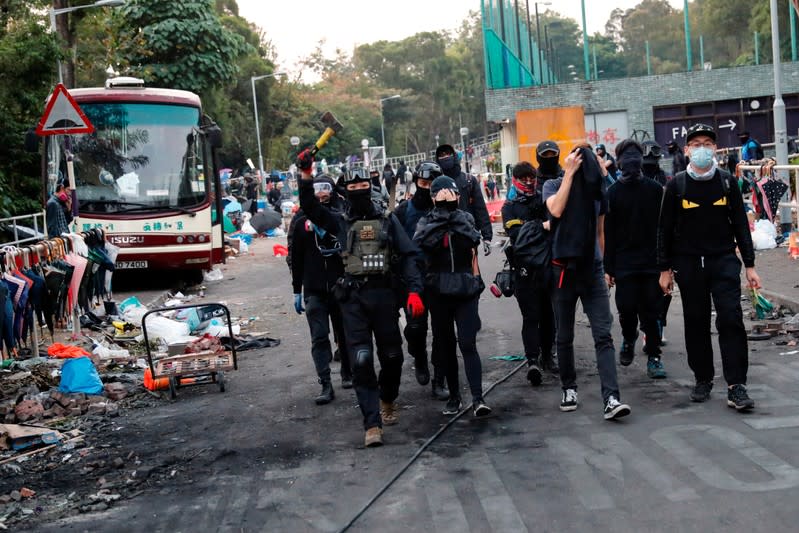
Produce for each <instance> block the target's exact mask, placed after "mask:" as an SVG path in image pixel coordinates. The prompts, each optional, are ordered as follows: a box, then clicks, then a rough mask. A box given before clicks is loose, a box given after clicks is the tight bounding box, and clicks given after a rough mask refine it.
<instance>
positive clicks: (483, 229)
mask: <svg viewBox="0 0 799 533" xmlns="http://www.w3.org/2000/svg"><path fill="white" fill-rule="evenodd" d="M436 163H438V165H439V166H440V167H441V171H442V172H443V173H444V175H445V176H449V177H450V178H452V179H453V180H455V183H456V184H457V185H458V194H459V198H460V200H459V204H458V209H461V210H463V211H466V212H467V213H469V214H470V215H472V217H473V218H474V221H475V225H476V226H477V229H478V230H479V231H480V233H481V234H482V236H483V253H484V254H485V255H488V254H490V253H491V239H492V238H493V237H494V230H493V228H492V227H491V218H490V217H489V216H488V209H487V208H486V203H485V198H483V191H481V190H480V183H479V182H478V181H477V180H476V179H475V178H474V176H471V175H469V174H466V173H464V172H463V171H462V170H461V166H460V163H459V162H458V156H457V155H456V154H455V149H454V148H453V147H452V145H450V144H442V145H441V146H439V147H438V148H436Z"/></svg>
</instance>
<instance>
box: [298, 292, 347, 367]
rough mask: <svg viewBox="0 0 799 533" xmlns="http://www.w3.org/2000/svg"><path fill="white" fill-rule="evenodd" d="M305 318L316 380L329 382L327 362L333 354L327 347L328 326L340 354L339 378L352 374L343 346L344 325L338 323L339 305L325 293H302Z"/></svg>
mask: <svg viewBox="0 0 799 533" xmlns="http://www.w3.org/2000/svg"><path fill="white" fill-rule="evenodd" d="M304 300H305V318H306V319H307V320H308V327H309V328H310V330H311V357H313V362H314V366H315V367H316V375H317V376H319V381H321V382H326V381H330V361H332V359H333V352H332V349H331V346H330V325H331V324H332V326H333V333H334V338H335V340H336V343H338V345H339V348H340V349H339V353H340V354H341V376H342V377H349V376H351V375H352V370H351V369H350V359H349V356H348V354H347V350H346V349H345V347H344V338H345V337H344V326H343V324H342V321H341V310H340V309H339V304H338V302H337V301H336V299H335V298H334V297H333V295H332V294H329V293H325V292H307V291H306V293H305V297H304Z"/></svg>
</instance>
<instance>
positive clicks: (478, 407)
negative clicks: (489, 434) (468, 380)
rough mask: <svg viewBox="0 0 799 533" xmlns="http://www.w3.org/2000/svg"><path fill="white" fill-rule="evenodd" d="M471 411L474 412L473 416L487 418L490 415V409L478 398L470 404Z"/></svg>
mask: <svg viewBox="0 0 799 533" xmlns="http://www.w3.org/2000/svg"><path fill="white" fill-rule="evenodd" d="M472 411H473V412H474V416H477V417H480V416H488V415H490V414H491V408H490V407H489V406H487V405H486V403H485V402H484V401H483V399H482V398H478V399H477V400H475V401H474V402H472Z"/></svg>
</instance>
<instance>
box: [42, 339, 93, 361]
mask: <svg viewBox="0 0 799 533" xmlns="http://www.w3.org/2000/svg"><path fill="white" fill-rule="evenodd" d="M47 355H49V356H50V357H56V358H58V359H74V358H75V357H86V356H87V355H91V354H90V353H89V352H87V351H86V350H84V349H83V348H81V347H80V346H72V345H69V344H61V343H60V342H54V343H53V344H51V345H50V347H49V348H47Z"/></svg>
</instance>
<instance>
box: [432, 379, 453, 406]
mask: <svg viewBox="0 0 799 533" xmlns="http://www.w3.org/2000/svg"><path fill="white" fill-rule="evenodd" d="M432 383H433V392H432V396H433V399H434V400H441V401H442V402H444V401H447V400H449V391H448V390H447V386H446V385H445V384H444V377H443V376H435V375H434V376H433V381H432Z"/></svg>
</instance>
